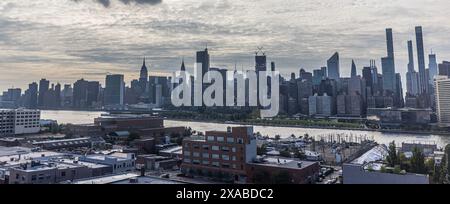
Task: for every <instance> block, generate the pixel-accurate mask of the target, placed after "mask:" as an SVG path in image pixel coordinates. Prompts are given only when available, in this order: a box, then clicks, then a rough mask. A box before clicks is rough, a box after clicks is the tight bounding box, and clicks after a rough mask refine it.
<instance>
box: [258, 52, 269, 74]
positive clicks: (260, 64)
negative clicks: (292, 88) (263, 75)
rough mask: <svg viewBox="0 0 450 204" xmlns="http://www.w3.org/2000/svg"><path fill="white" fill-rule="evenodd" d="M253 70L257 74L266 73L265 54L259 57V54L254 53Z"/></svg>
mask: <svg viewBox="0 0 450 204" xmlns="http://www.w3.org/2000/svg"><path fill="white" fill-rule="evenodd" d="M255 70H256V73H257V74H258V73H259V72H264V71H267V57H266V54H265V53H262V54H261V55H259V53H256V55H255Z"/></svg>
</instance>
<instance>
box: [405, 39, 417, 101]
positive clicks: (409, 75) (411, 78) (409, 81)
mask: <svg viewBox="0 0 450 204" xmlns="http://www.w3.org/2000/svg"><path fill="white" fill-rule="evenodd" d="M406 92H407V93H408V95H411V96H417V95H418V94H419V73H417V72H416V70H415V69H414V51H413V45H412V41H411V40H410V41H408V71H407V72H406Z"/></svg>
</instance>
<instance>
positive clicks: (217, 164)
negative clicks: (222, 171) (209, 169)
mask: <svg viewBox="0 0 450 204" xmlns="http://www.w3.org/2000/svg"><path fill="white" fill-rule="evenodd" d="M212 165H213V166H214V167H220V164H219V162H213V163H212Z"/></svg>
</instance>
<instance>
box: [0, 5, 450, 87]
mask: <svg viewBox="0 0 450 204" xmlns="http://www.w3.org/2000/svg"><path fill="white" fill-rule="evenodd" d="M109 2H110V5H109V6H103V5H100V4H98V3H95V2H92V1H88V0H86V1H77V2H74V1H70V0H67V1H54V2H52V1H50V2H49V1H46V2H45V3H43V2H41V1H36V2H35V3H32V4H33V5H32V4H30V3H29V2H23V1H15V2H14V3H12V2H9V1H4V2H2V3H0V10H1V11H2V12H1V14H0V24H2V27H3V29H2V31H0V42H1V43H0V48H1V51H0V58H1V59H2V60H1V61H0V71H1V72H2V73H3V74H2V76H0V88H1V89H2V90H6V89H7V88H10V87H13V86H14V87H19V88H22V89H25V88H26V86H27V85H28V83H29V82H32V81H38V80H39V79H40V78H47V79H48V80H50V81H52V82H55V83H56V82H60V83H61V84H65V83H73V82H75V81H76V80H78V79H80V78H85V79H87V80H98V81H100V82H103V81H104V75H105V74H106V73H108V72H110V73H119V74H124V75H125V77H126V79H125V81H126V82H127V84H128V85H129V82H130V81H131V79H134V78H138V75H139V67H140V63H141V60H142V58H143V57H144V56H146V57H147V63H148V69H149V72H150V73H151V74H152V75H154V74H155V73H157V74H160V73H161V72H163V71H165V72H167V71H169V72H170V71H175V70H178V69H179V67H180V64H181V59H182V58H185V61H186V65H187V69H188V70H190V69H192V68H193V67H192V65H193V64H194V61H195V51H197V50H201V49H203V48H204V47H205V45H206V44H208V47H209V48H210V54H211V63H212V64H211V67H223V68H228V69H233V68H234V65H235V64H236V63H237V64H238V67H239V68H240V67H241V66H244V68H245V69H250V68H253V67H254V62H253V52H254V51H255V50H257V47H258V46H263V47H264V48H265V49H264V50H265V51H266V53H267V56H268V62H270V61H275V62H276V64H277V69H278V70H279V71H280V72H281V73H282V74H283V75H284V76H289V73H291V72H295V73H297V72H298V70H299V69H300V68H305V69H306V70H307V71H312V70H313V69H318V68H320V67H322V66H324V65H326V60H327V59H328V58H330V56H331V55H332V54H333V53H334V52H335V51H338V52H339V54H340V58H341V59H340V63H341V64H340V67H341V75H342V76H343V77H347V76H350V68H351V62H352V59H355V63H356V65H357V70H358V75H361V72H362V68H363V66H367V65H368V64H369V60H370V59H375V60H376V62H377V66H378V67H379V68H381V57H384V56H385V52H386V51H385V50H386V48H385V36H384V35H385V33H384V29H385V28H389V27H391V28H393V36H394V49H395V51H396V52H395V59H396V62H395V63H396V64H395V67H396V71H397V72H399V73H401V76H402V81H403V84H405V82H406V80H405V79H406V77H405V73H406V70H407V58H408V54H407V47H406V46H405V43H406V41H407V40H413V41H414V42H415V35H414V34H415V33H414V27H415V26H417V25H421V26H423V29H424V31H423V34H424V51H425V55H426V56H427V55H428V54H429V53H430V52H431V49H433V53H436V55H437V59H438V62H440V61H442V60H445V59H446V56H449V55H450V54H449V51H448V50H446V48H444V47H445V44H443V43H441V42H445V41H444V40H445V33H446V32H448V30H449V28H447V27H445V25H441V24H438V22H439V21H440V20H439V19H441V20H442V19H443V18H445V15H442V14H441V13H439V12H440V10H441V9H436V10H435V11H433V14H430V13H431V12H429V11H431V10H433V9H435V7H438V6H440V7H439V8H442V7H445V6H448V5H446V2H444V1H433V4H426V3H427V2H428V1H421V2H418V1H415V2H412V3H408V4H405V3H401V2H402V1H398V2H393V3H390V4H387V2H381V3H379V2H375V1H370V0H368V1H343V2H339V3H337V2H334V1H333V2H329V1H320V2H317V3H313V2H312V1H306V2H296V1H295V2H291V3H292V4H291V5H290V7H289V8H285V6H283V5H281V4H279V3H277V2H276V1H261V2H260V1H258V3H255V2H253V1H246V2H234V1H214V2H210V1H208V2H207V3H204V2H203V3H198V4H195V5H194V4H192V2H186V1H183V2H180V1H174V0H172V1H171V0H165V1H162V3H158V2H156V4H135V3H131V4H120V3H118V1H109ZM314 2H315V1H314ZM408 2H410V1H408ZM244 4H245V5H244ZM30 5H32V6H30ZM248 5H253V6H254V7H255V8H252V7H251V6H248ZM405 5H407V6H405ZM239 6H242V7H243V8H245V9H244V10H246V11H242V10H239V9H236V8H239ZM44 7H48V8H45V9H46V10H44ZM335 7H336V8H335ZM372 7H373V8H372ZM405 7H408V8H407V9H406V8H405ZM369 8H370V12H369V13H367V14H365V13H364V14H361V12H362V11H364V10H368V9H369ZM387 8H388V9H387ZM394 8H397V9H402V11H403V13H405V12H404V11H405V10H404V9H406V11H407V12H406V13H405V14H398V13H396V12H395V9H394ZM30 9H33V10H30ZM258 9H259V10H258ZM327 9H328V10H329V11H333V12H329V14H327V12H324V11H326V10H327ZM335 9H341V10H342V11H341V12H343V11H348V12H349V15H347V16H341V15H339V14H340V13H341V12H336V11H335ZM57 10H60V11H62V12H64V11H65V12H71V13H70V14H73V15H60V14H59V13H58V12H57ZM379 10H383V11H384V13H383V15H381V13H379V14H378V15H375V14H374V13H376V12H379ZM44 11H45V12H44ZM52 11H54V12H53V13H52ZM148 11H154V12H148ZM193 11H196V12H193ZM201 11H203V12H201ZM276 11H284V12H283V13H281V14H280V13H278V14H277V13H275V12H276ZM427 11H428V12H427ZM244 12H246V14H245V15H244ZM422 12H423V13H424V14H423V15H419V14H421V13H422ZM130 13H132V14H133V15H130ZM162 13H167V14H164V17H163V18H162V17H161V18H159V16H158V15H161V16H162ZM184 13H185V14H186V15H184V16H183V14H184ZM230 13H236V15H230ZM425 13H426V15H425ZM371 14H374V15H371ZM414 14H415V15H414ZM308 15H310V16H312V17H320V19H321V20H317V21H311V18H308ZM408 15H409V16H408ZM36 16H39V17H40V18H35V17H36ZM180 16H182V18H180ZM211 16H212V17H211ZM288 16H291V17H292V19H291V18H287V17H288ZM389 16H391V17H395V22H393V23H392V22H389V21H388V19H387V18H388V17H389ZM356 17H357V18H356ZM99 18H101V19H102V20H98V19H99ZM221 19H222V20H221ZM281 20H283V21H285V22H280V21H281ZM350 21H351V22H354V23H353V24H351V25H349V23H348V22H350ZM366 21H371V22H370V23H369V24H367V22H366ZM362 22H365V23H366V24H367V25H364V24H362ZM261 23H262V24H261ZM186 25H189V26H186ZM336 25H338V26H336ZM250 28H251V29H250ZM104 32H106V33H107V32H114V33H115V35H109V34H104ZM101 37H104V38H103V39H102V38H101ZM330 39H333V40H330ZM155 41H156V42H155ZM235 41H239V42H240V44H239V45H236V43H235ZM175 42H176V43H178V44H174V43H175ZM289 42H293V43H289ZM414 47H416V45H414ZM415 54H416V53H415ZM415 57H416V56H415ZM414 62H415V66H416V67H418V65H417V60H415V61H414ZM425 64H426V65H428V59H425ZM43 70H44V71H45V73H52V76H47V75H48V74H43V72H42V71H43ZM404 87H406V86H404Z"/></svg>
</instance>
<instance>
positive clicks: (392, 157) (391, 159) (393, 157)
mask: <svg viewBox="0 0 450 204" xmlns="http://www.w3.org/2000/svg"><path fill="white" fill-rule="evenodd" d="M386 160H387V162H388V164H389V166H391V167H394V166H395V165H397V164H399V162H398V157H397V147H396V146H395V141H392V142H391V143H389V149H388V156H387V158H386Z"/></svg>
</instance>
